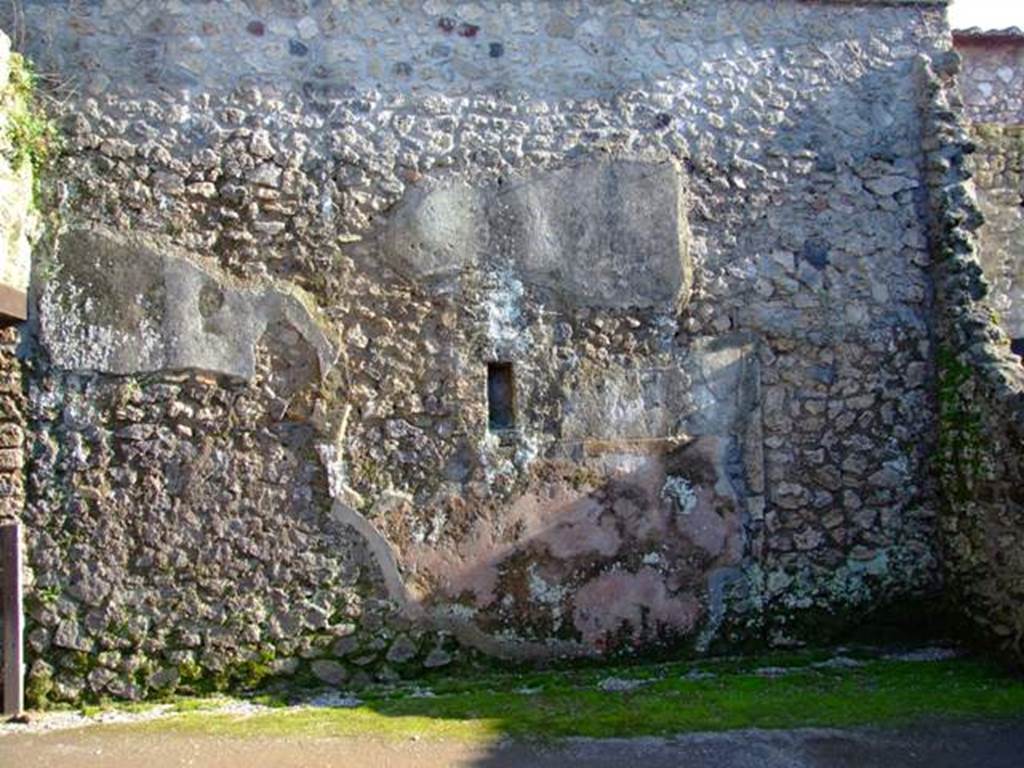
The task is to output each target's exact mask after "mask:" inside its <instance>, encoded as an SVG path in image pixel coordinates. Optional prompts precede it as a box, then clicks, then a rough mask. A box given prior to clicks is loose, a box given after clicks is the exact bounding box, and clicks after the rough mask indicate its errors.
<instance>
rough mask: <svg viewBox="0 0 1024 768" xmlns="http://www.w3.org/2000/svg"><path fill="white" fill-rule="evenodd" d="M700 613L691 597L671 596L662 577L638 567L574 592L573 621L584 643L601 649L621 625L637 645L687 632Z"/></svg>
mask: <svg viewBox="0 0 1024 768" xmlns="http://www.w3.org/2000/svg"><path fill="white" fill-rule="evenodd" d="M700 612H701V607H700V602H699V601H698V600H697V598H696V597H695V596H694V595H692V594H689V593H684V594H681V595H673V594H670V593H669V592H668V590H667V589H666V588H665V579H664V576H662V574H660V573H659V572H658V571H656V570H654V569H653V568H641V569H640V570H639V571H637V572H635V573H632V572H630V571H622V570H613V571H608V572H607V573H604V574H602V575H600V576H598V577H597V578H596V579H592V580H591V581H588V582H587V583H586V584H584V585H583V586H582V587H581V588H580V589H579V591H578V592H577V593H576V599H575V608H574V610H573V621H574V623H575V626H576V629H577V630H578V631H579V632H580V634H581V635H582V638H583V641H584V642H585V643H587V644H588V645H591V646H594V647H600V646H601V645H602V644H603V643H604V641H605V639H606V636H607V635H608V634H615V633H618V632H619V631H621V629H622V626H623V623H624V622H625V623H626V624H627V625H628V627H629V631H630V637H631V639H632V640H633V641H634V642H640V641H642V640H651V639H653V638H654V637H655V636H656V634H657V633H661V632H668V633H673V634H674V633H679V634H683V633H685V632H688V631H690V630H691V629H693V627H694V625H695V624H696V622H697V619H698V617H699V616H700Z"/></svg>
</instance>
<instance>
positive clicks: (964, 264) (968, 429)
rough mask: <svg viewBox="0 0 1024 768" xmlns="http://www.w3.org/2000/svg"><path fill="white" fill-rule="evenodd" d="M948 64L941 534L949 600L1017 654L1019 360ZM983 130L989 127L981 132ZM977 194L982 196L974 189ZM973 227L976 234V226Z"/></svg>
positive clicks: (1022, 535)
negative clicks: (992, 268)
mask: <svg viewBox="0 0 1024 768" xmlns="http://www.w3.org/2000/svg"><path fill="white" fill-rule="evenodd" d="M956 69H957V68H956V67H955V66H953V67H936V68H935V69H934V70H930V69H929V70H927V74H928V84H927V90H928V91H929V93H930V94H931V98H930V101H931V108H930V109H929V110H928V118H927V120H926V128H925V133H926V136H927V137H928V138H927V139H926V141H925V145H926V146H927V147H929V161H928V167H929V168H930V173H929V175H928V185H929V188H930V190H931V192H930V197H931V204H930V206H929V208H930V211H931V216H932V221H933V226H932V233H933V236H932V243H933V247H934V250H935V253H934V255H935V259H934V266H933V275H934V284H935V292H936V316H935V319H936V337H937V339H938V341H939V345H940V346H939V349H938V351H937V364H938V370H939V387H938V401H939V403H938V405H939V450H938V451H937V453H936V458H937V461H936V470H937V474H938V477H939V480H940V482H941V485H942V496H943V514H942V516H941V525H940V534H941V535H940V540H941V542H942V554H943V571H944V575H945V589H946V592H947V597H948V599H949V602H950V603H951V604H952V605H953V606H955V608H956V609H957V610H958V612H959V613H960V614H961V615H962V616H963V617H964V618H965V619H966V620H967V625H968V626H969V627H970V631H969V633H968V634H969V636H971V637H972V638H973V640H974V641H975V642H976V643H977V644H978V645H981V646H984V647H985V648H986V650H988V651H990V652H994V653H995V654H997V655H998V656H999V657H1000V658H1002V659H1003V660H1005V661H1008V662H1010V663H1011V664H1015V665H1017V666H1020V665H1021V664H1022V663H1024V555H1022V553H1024V525H1022V521H1024V516H1022V515H1024V502H1022V497H1021V488H1022V487H1024V485H1022V476H1021V475H1022V473H1021V470H1022V463H1021V457H1022V456H1024V369H1022V368H1021V365H1020V357H1019V355H1018V354H1014V353H1013V352H1011V345H1010V339H1009V338H1008V337H1007V335H1006V332H1005V330H1004V326H1005V321H1004V322H1000V318H999V316H998V315H997V313H996V311H995V309H994V308H993V303H994V301H997V300H999V298H1000V293H999V291H998V289H997V290H994V291H993V290H992V289H991V281H990V275H989V272H988V269H987V267H986V265H985V256H986V251H985V247H986V244H987V243H988V242H990V241H989V240H988V237H989V235H988V234H987V230H988V228H989V227H991V226H992V223H991V221H989V222H988V223H984V224H983V221H984V219H983V217H982V215H981V213H982V210H983V206H979V205H978V204H977V202H976V201H975V198H974V195H973V194H972V193H973V186H972V185H971V184H970V183H968V179H970V178H971V176H972V171H973V170H974V168H975V167H976V166H977V159H976V158H975V159H973V161H972V158H971V156H970V154H969V153H971V152H973V151H974V150H975V144H976V142H975V139H974V135H975V134H976V133H977V126H974V128H973V130H972V129H971V127H970V126H969V125H968V124H967V123H966V121H965V120H964V112H963V104H962V103H961V102H960V91H959V89H957V88H956V86H955V81H954V75H955V74H956ZM989 138H993V137H992V136H989ZM980 200H981V201H983V200H984V198H980ZM979 235H980V237H979Z"/></svg>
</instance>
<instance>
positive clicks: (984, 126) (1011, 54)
mask: <svg viewBox="0 0 1024 768" xmlns="http://www.w3.org/2000/svg"><path fill="white" fill-rule="evenodd" d="M954 42H955V44H956V49H957V52H958V53H959V54H960V55H961V57H962V58H963V66H962V71H961V73H960V75H959V85H960V93H961V97H962V99H963V104H964V114H965V116H966V117H967V119H968V121H969V124H970V126H971V128H970V130H971V139H972V141H973V142H974V143H975V145H976V146H977V151H976V152H975V153H974V154H973V156H972V157H971V163H970V167H971V170H972V172H973V175H974V184H975V188H976V191H977V199H978V205H979V207H980V208H981V212H982V214H983V215H984V217H985V221H986V224H985V226H984V227H982V228H981V230H980V231H979V233H978V239H979V255H980V258H981V263H982V267H983V268H984V270H985V277H986V278H987V279H988V281H989V284H990V287H991V294H990V301H991V304H992V307H993V309H995V311H996V312H997V313H998V315H999V319H1000V323H1001V324H1002V327H1003V330H1005V331H1006V333H1007V334H1008V335H1009V336H1010V338H1011V339H1014V340H1018V339H1019V340H1021V341H1019V342H1017V344H1018V346H1016V347H1015V350H1016V351H1017V352H1018V353H1024V296H1022V293H1021V291H1022V286H1021V274H1020V273H1021V265H1022V263H1024V180H1022V179H1024V176H1022V171H1024V165H1022V163H1024V96H1022V95H1021V94H1022V93H1024V32H1020V31H1019V30H1015V29H1011V30H1006V31H1004V32H998V33H997V32H992V33H983V32H980V31H978V30H973V31H966V32H958V33H955V34H954Z"/></svg>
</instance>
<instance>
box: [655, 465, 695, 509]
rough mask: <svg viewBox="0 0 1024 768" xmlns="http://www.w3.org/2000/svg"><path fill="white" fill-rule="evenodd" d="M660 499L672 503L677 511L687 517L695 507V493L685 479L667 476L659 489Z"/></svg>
mask: <svg viewBox="0 0 1024 768" xmlns="http://www.w3.org/2000/svg"><path fill="white" fill-rule="evenodd" d="M661 497H662V498H663V499H668V500H669V501H674V502H675V503H676V505H677V506H678V507H679V511H680V512H682V513H683V514H684V515H689V514H691V513H692V512H693V510H694V509H696V507H697V491H696V489H695V488H694V487H693V485H692V484H691V483H690V481H689V480H687V479H686V478H685V477H680V476H678V475H669V476H668V477H666V478H665V484H664V485H663V486H662V487H661Z"/></svg>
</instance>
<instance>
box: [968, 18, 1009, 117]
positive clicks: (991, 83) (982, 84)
mask: <svg viewBox="0 0 1024 768" xmlns="http://www.w3.org/2000/svg"><path fill="white" fill-rule="evenodd" d="M954 41H955V43H956V49H957V52H958V53H959V54H960V55H961V56H962V57H963V71H962V73H961V75H960V90H961V93H962V97H963V102H964V109H965V110H966V113H967V115H968V116H969V117H970V119H971V120H973V121H975V122H979V123H1009V124H1020V123H1024V31H1021V30H1018V29H1009V30H1006V31H1004V32H991V33H984V32H980V31H977V30H974V31H966V32H956V33H954Z"/></svg>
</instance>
